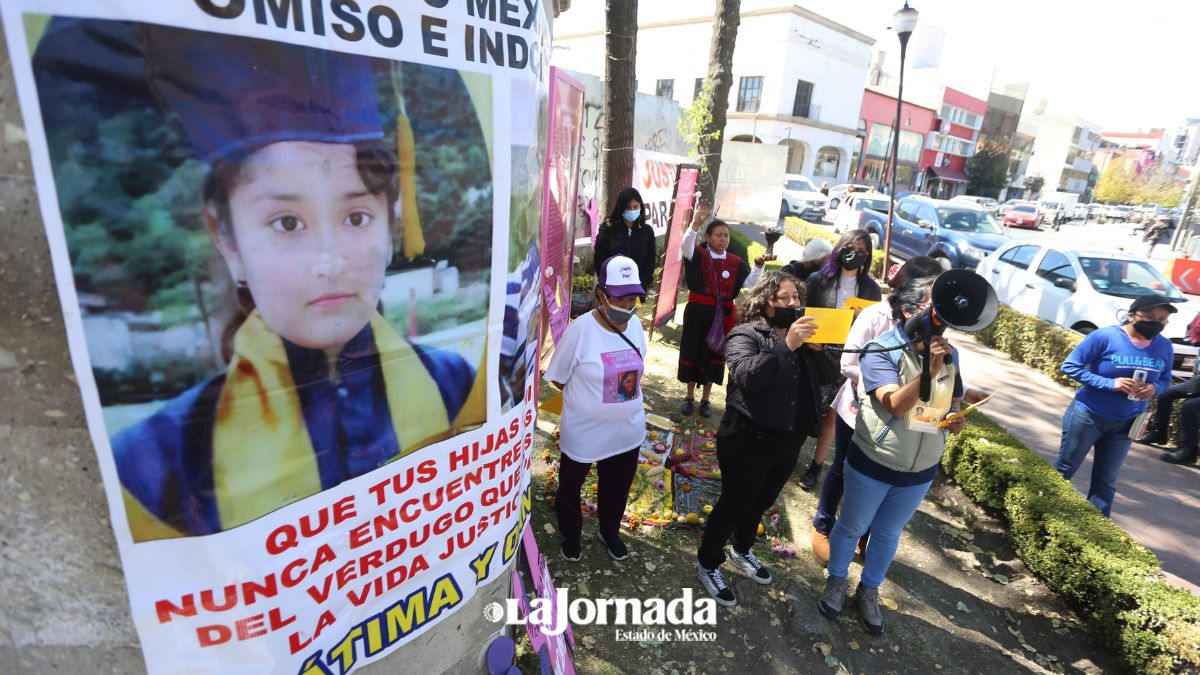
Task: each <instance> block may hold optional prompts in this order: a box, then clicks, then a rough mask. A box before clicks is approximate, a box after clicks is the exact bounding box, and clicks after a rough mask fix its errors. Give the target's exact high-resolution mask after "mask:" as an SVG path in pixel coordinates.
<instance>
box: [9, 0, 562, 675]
mask: <svg viewBox="0 0 1200 675" xmlns="http://www.w3.org/2000/svg"><path fill="white" fill-rule="evenodd" d="M489 7H490V9H489ZM2 9H3V19H4V27H5V31H6V40H7V42H8V45H9V49H10V56H11V63H12V68H13V73H14V80H15V81H16V85H17V90H18V94H19V96H20V102H21V109H22V113H23V115H24V118H25V128H26V130H27V131H28V134H29V143H30V150H31V155H32V158H33V163H34V174H35V176H36V179H37V187H38V196H39V199H40V203H41V208H42V215H43V220H44V222H45V225H46V234H47V239H48V242H49V246H50V250H51V256H52V259H53V263H54V271H55V277H56V280H57V283H58V290H59V296H60V299H61V303H62V306H63V311H64V315H65V318H66V325H67V332H68V338H69V341H70V347H71V356H72V361H73V365H74V368H75V374H76V377H77V379H78V382H79V386H80V390H81V394H82V398H83V403H84V409H85V412H86V415H87V421H88V427H89V430H90V432H91V436H92V441H93V443H94V445H95V449H96V453H97V457H98V459H99V465H100V469H101V476H102V479H103V481H104V489H105V492H106V495H107V498H108V505H109V510H110V515H111V522H112V525H113V530H114V533H115V535H116V540H117V543H118V547H119V550H120V554H121V563H122V565H123V567H124V570H125V574H126V582H127V586H128V590H129V596H130V606H131V613H132V618H133V622H134V624H135V627H136V628H137V631H138V634H139V637H140V639H141V644H142V647H143V654H144V656H145V660H146V665H147V669H148V670H149V671H150V672H151V673H173V672H202V671H203V672H233V671H236V672H296V673H347V672H351V671H352V670H354V669H357V668H360V667H361V666H362V665H364V664H366V663H369V662H372V661H375V660H378V659H380V658H382V657H384V656H386V655H388V654H389V653H391V652H393V651H395V649H396V648H398V647H401V646H402V645H404V644H405V643H407V642H409V641H410V640H412V639H413V638H415V637H417V636H419V635H421V634H422V633H424V632H426V631H427V630H428V629H429V628H430V627H432V626H433V625H435V624H437V623H438V622H440V621H443V620H445V619H446V618H447V617H448V616H451V615H452V614H453V613H454V612H455V611H456V610H457V609H458V608H460V607H461V606H463V605H464V603H466V602H467V601H468V600H469V599H470V598H471V597H472V596H473V595H474V594H475V592H476V589H477V588H478V587H480V586H483V585H486V584H488V583H490V582H492V581H494V580H500V579H504V580H507V578H508V577H507V568H508V566H509V565H510V564H511V562H512V560H513V558H514V556H515V555H516V553H517V550H518V549H519V547H520V545H521V541H520V540H521V532H522V531H523V529H524V524H525V522H526V520H527V517H528V512H529V495H528V485H529V469H528V467H529V461H530V452H531V448H532V432H533V428H534V422H535V415H536V410H535V404H536V399H537V396H536V393H535V392H536V387H537V382H536V380H537V372H536V367H532V368H531V367H530V366H531V363H532V361H533V358H532V357H533V356H535V355H536V354H537V342H536V341H537V336H536V326H537V323H536V322H537V317H538V311H539V308H540V303H539V300H540V297H541V291H540V283H539V282H540V277H539V271H540V263H539V260H538V246H537V240H538V237H537V232H538V230H537V228H538V227H539V225H540V214H541V195H542V188H543V180H544V163H543V162H544V158H545V155H546V149H545V145H544V143H543V141H542V139H543V138H544V133H541V132H540V131H539V129H540V127H541V126H542V125H544V124H545V123H546V119H547V116H546V112H545V111H546V109H547V100H548V86H549V80H548V78H549V68H548V54H549V50H550V43H549V23H548V18H547V16H546V14H545V10H544V8H543V7H542V6H541V5H540V4H539V3H499V4H497V3H491V4H490V6H489V5H488V3H474V2H472V3H455V4H450V3H432V2H429V3H408V4H407V5H405V6H403V8H401V7H399V6H396V5H394V4H393V5H388V4H384V3H372V2H367V3H362V4H355V3H336V2H335V3H326V2H312V3H301V2H295V3H274V2H272V3H264V2H255V3H249V2H243V1H241V0H233V1H228V0H226V1H222V2H218V1H216V0H163V1H162V2H154V3H129V2H115V1H114V2H94V1H90V0H77V1H75V0H60V1H57V2H54V3H45V2H40V1H39V0H5V2H4V4H3V6H2ZM509 310H511V311H509ZM530 325H532V326H533V327H534V329H533V330H530V329H529V327H530ZM533 365H534V366H536V364H535V363H534V364H533Z"/></svg>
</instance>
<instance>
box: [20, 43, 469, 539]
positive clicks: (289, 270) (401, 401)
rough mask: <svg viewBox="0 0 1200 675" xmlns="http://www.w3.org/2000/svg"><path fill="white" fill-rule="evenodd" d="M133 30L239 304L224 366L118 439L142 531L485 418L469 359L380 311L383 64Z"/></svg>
mask: <svg viewBox="0 0 1200 675" xmlns="http://www.w3.org/2000/svg"><path fill="white" fill-rule="evenodd" d="M129 37H130V38H131V39H132V40H133V42H134V44H135V45H136V47H137V48H138V49H139V50H140V53H141V56H142V59H143V61H142V65H144V66H146V68H145V75H144V76H145V77H146V81H147V83H148V90H149V92H150V94H151V96H152V97H153V99H154V101H155V103H156V104H157V105H161V106H164V107H166V108H167V109H168V110H169V111H171V112H173V113H175V115H176V117H177V118H178V120H179V121H180V123H181V124H182V126H183V128H184V130H185V131H186V132H187V135H188V137H189V138H190V140H191V142H192V144H193V146H194V147H195V149H196V150H197V153H198V154H199V156H200V158H201V159H202V160H203V161H205V162H206V164H207V166H208V169H209V170H208V174H207V177H206V179H205V183H204V207H203V219H204V224H205V227H206V229H207V231H208V234H209V238H210V241H211V242H212V245H213V247H214V248H215V250H216V251H217V252H218V253H219V254H220V259H221V260H222V261H223V263H224V266H225V268H226V269H227V270H228V273H229V275H230V277H231V279H232V282H233V286H234V288H235V289H236V291H235V292H236V301H237V304H238V312H237V313H236V315H235V317H234V320H233V321H232V323H231V324H230V326H229V327H228V328H227V329H226V331H225V351H226V354H225V357H226V360H227V361H228V368H227V370H226V372H225V373H222V374H220V375H218V376H217V377H215V378H213V379H212V380H210V381H208V382H205V383H202V384H200V385H198V386H196V387H194V388H192V389H190V390H188V391H186V392H184V393H183V394H181V395H179V396H178V397H176V398H174V399H171V400H169V401H167V402H166V404H165V405H164V406H163V407H162V408H161V409H160V410H159V411H158V412H156V413H155V414H154V415H152V416H151V417H149V418H147V419H145V420H143V421H142V422H140V423H138V424H136V425H134V426H132V427H130V428H127V429H125V430H124V431H122V432H120V433H119V434H117V435H116V436H115V437H114V438H113V440H112V445H113V453H114V455H115V459H116V464H117V471H118V474H119V476H120V480H121V485H122V488H123V493H124V498H125V507H126V512H127V516H128V520H129V524H130V529H131V531H132V534H133V538H134V539H135V540H146V539H158V538H166V537H174V536H194V535H203V534H210V533H214V532H219V531H222V530H226V529H229V528H232V527H236V526H238V525H241V524H244V523H246V522H249V521H251V520H254V519H256V518H258V517H260V516H262V515H265V514H267V513H270V512H271V511H273V510H275V509H277V508H280V507H281V506H284V505H286V504H289V503H291V502H294V501H296V500H299V499H302V498H304V497H306V496H309V495H312V494H315V493H317V492H320V491H321V490H325V489H328V488H330V487H333V486H335V485H337V484H339V483H341V482H342V481H345V480H347V479H350V478H353V477H356V476H359V475H362V474H365V473H367V472H370V471H372V470H374V469H377V468H379V467H380V466H382V465H384V464H386V463H388V462H390V461H392V460H394V459H396V458H398V457H401V456H403V455H405V454H407V453H410V452H412V451H413V450H416V449H418V448H421V447H423V446H426V445H429V444H431V443H434V442H437V441H439V440H442V439H445V438H448V437H450V436H452V435H455V434H457V433H458V432H459V431H461V430H462V429H463V428H464V427H467V426H477V425H478V424H480V423H481V422H482V421H483V420H484V417H485V409H484V395H485V394H484V389H483V388H482V387H483V385H482V384H481V383H482V378H476V372H475V369H474V368H473V367H472V366H471V365H470V364H468V363H467V362H466V361H465V360H464V359H463V358H462V357H461V356H459V355H458V354H456V353H451V352H445V351H440V350H436V349H432V348H429V347H425V346H420V345H417V344H414V343H411V342H409V341H408V340H406V339H404V338H402V337H401V336H399V335H398V334H397V333H396V332H395V331H394V330H393V329H392V327H391V326H390V325H389V324H388V323H387V321H386V320H384V318H383V316H382V315H381V314H380V309H381V304H380V294H381V292H382V290H383V286H384V278H385V270H386V268H387V266H388V264H389V262H390V261H391V259H392V256H393V254H394V250H395V249H394V241H393V234H392V233H393V231H394V227H393V226H394V224H395V222H396V220H397V217H398V216H397V210H398V208H399V207H398V202H399V201H400V192H401V189H400V176H399V174H400V171H399V167H398V163H397V159H396V157H397V154H396V152H395V151H393V149H392V147H390V146H389V145H388V144H386V143H385V142H384V136H385V135H384V126H383V116H382V115H381V113H380V108H379V105H378V101H377V95H378V94H377V87H376V81H377V78H376V71H377V69H378V68H379V66H377V65H374V64H373V62H372V61H371V60H370V59H367V58H365V57H358V56H352V55H347V54H340V53H336V52H326V51H321V50H316V49H311V48H307V47H301V46H296V45H287V44H282V43H274V42H267V41H262V40H251V39H246V38H237V37H232V36H222V35H214V34H205V33H197V32H192V31H184V30H178V29H169V28H163V27H151V26H140V27H138V28H137V29H136V30H135V31H133V32H131V33H130V34H129ZM75 44H76V45H78V42H77V41H75ZM43 46H45V45H43ZM122 66H125V67H127V64H122ZM114 67H117V64H115V63H114ZM383 79H387V78H386V77H385V78H383ZM386 94H387V95H391V96H395V93H394V92H386ZM404 123H405V122H404V121H403V120H402V125H403V124H404ZM405 131H407V129H405V128H402V129H401V130H400V133H399V135H400V136H401V139H400V142H401V143H403V142H404V141H405V136H406V134H405V133H404V132H405ZM407 141H408V142H409V143H411V131H408V134H407ZM401 150H402V152H401V154H402V155H405V154H407V153H404V152H403V147H401ZM405 192H406V195H405V196H406V197H407V196H408V194H407V193H408V192H411V190H406V191H405ZM407 211H408V209H407V208H406V209H405V212H406V213H407Z"/></svg>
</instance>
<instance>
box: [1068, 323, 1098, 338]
mask: <svg viewBox="0 0 1200 675" xmlns="http://www.w3.org/2000/svg"><path fill="white" fill-rule="evenodd" d="M1071 330H1073V331H1075V332H1076V333H1082V334H1084V335H1087V334H1088V333H1091V332H1092V331H1094V330H1096V327H1095V326H1093V325H1092V324H1090V323H1087V322H1086V321H1085V322H1082V323H1077V324H1075V325H1074V326H1071Z"/></svg>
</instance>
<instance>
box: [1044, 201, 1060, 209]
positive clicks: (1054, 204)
mask: <svg viewBox="0 0 1200 675" xmlns="http://www.w3.org/2000/svg"><path fill="white" fill-rule="evenodd" d="M1042 206H1044V207H1046V208H1047V209H1057V208H1058V202H1042Z"/></svg>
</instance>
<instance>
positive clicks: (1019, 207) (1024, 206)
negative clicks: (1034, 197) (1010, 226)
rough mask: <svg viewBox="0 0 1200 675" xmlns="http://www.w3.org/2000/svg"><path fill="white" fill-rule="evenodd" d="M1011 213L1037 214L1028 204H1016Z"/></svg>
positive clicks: (1035, 208) (1034, 207)
mask: <svg viewBox="0 0 1200 675" xmlns="http://www.w3.org/2000/svg"><path fill="white" fill-rule="evenodd" d="M1013 211H1020V212H1021V213H1037V207H1036V206H1030V205H1028V204H1017V205H1016V206H1014V207H1013Z"/></svg>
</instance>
